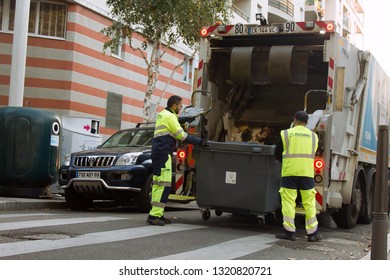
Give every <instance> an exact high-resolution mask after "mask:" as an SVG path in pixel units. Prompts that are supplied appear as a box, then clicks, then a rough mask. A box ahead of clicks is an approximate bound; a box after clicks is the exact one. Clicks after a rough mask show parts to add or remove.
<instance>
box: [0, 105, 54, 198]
mask: <svg viewBox="0 0 390 280" xmlns="http://www.w3.org/2000/svg"><path fill="white" fill-rule="evenodd" d="M60 145H61V122H60V118H59V116H58V115H57V114H55V113H52V112H48V111H44V110H40V109H34V108H26V107H3V108H0V159H1V160H0V195H2V196H16V197H50V196H51V191H50V185H51V184H54V183H56V182H57V179H58V169H59V159H60V152H61V146H60Z"/></svg>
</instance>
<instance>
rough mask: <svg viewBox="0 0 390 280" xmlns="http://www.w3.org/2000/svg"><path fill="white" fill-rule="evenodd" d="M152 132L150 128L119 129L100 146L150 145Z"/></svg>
mask: <svg viewBox="0 0 390 280" xmlns="http://www.w3.org/2000/svg"><path fill="white" fill-rule="evenodd" d="M153 133H154V131H153V130H152V129H145V130H124V131H119V132H117V133H116V134H114V135H113V136H111V137H110V138H109V139H108V140H107V141H106V142H104V143H103V145H102V146H101V148H103V149H104V148H116V147H142V146H151V145H152V138H153Z"/></svg>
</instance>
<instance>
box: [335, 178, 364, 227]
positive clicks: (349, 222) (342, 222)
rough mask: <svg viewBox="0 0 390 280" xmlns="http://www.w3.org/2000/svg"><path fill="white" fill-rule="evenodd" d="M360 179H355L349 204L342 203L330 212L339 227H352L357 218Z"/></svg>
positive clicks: (360, 205)
mask: <svg viewBox="0 0 390 280" xmlns="http://www.w3.org/2000/svg"><path fill="white" fill-rule="evenodd" d="M361 187H362V184H361V180H360V179H357V180H356V184H355V186H354V189H353V191H352V198H351V204H343V205H342V208H341V209H340V210H339V211H338V212H335V213H333V214H332V218H333V220H334V222H335V223H336V225H337V226H338V227H339V228H353V227H354V226H355V225H356V223H357V220H358V218H359V213H360V209H361V207H362V191H361V189H362V188H361Z"/></svg>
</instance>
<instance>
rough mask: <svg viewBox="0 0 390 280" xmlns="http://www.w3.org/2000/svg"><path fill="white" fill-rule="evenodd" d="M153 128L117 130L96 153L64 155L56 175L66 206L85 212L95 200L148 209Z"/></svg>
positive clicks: (139, 127) (86, 152) (138, 126)
mask: <svg viewBox="0 0 390 280" xmlns="http://www.w3.org/2000/svg"><path fill="white" fill-rule="evenodd" d="M153 133H154V126H149V127H141V126H140V125H137V127H136V128H131V129H124V130H120V131H118V132H117V133H115V134H114V135H112V136H111V137H110V138H109V139H107V140H106V141H105V142H104V143H103V144H102V145H100V146H98V148H97V149H94V150H89V151H80V152H76V153H72V154H70V155H67V156H66V158H65V162H64V164H63V165H62V166H61V168H60V171H59V184H60V186H61V188H62V189H63V190H64V194H65V199H66V203H67V205H68V207H69V208H71V209H74V210H86V209H88V208H90V207H92V205H93V201H94V200H111V201H116V202H118V203H119V204H124V205H128V204H132V203H135V205H136V206H137V207H138V210H140V211H142V212H147V211H149V209H150V201H151V190H152V176H153V174H152V173H153V171H152V170H153V169H152V160H151V146H152V138H153Z"/></svg>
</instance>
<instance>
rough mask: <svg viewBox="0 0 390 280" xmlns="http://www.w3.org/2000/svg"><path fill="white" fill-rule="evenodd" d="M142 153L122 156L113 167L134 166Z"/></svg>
mask: <svg viewBox="0 0 390 280" xmlns="http://www.w3.org/2000/svg"><path fill="white" fill-rule="evenodd" d="M141 154H142V153H128V154H124V155H122V156H121V157H120V158H119V159H118V161H117V162H116V164H115V165H134V164H135V162H136V161H137V158H138V157H139V156H140V155H141Z"/></svg>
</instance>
